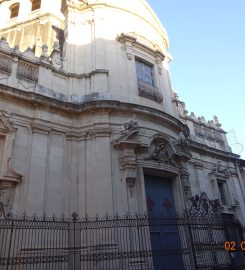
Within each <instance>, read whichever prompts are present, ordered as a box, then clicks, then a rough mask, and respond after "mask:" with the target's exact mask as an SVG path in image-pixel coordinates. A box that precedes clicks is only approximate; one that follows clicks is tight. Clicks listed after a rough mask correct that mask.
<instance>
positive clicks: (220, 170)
mask: <svg viewBox="0 0 245 270" xmlns="http://www.w3.org/2000/svg"><path fill="white" fill-rule="evenodd" d="M212 173H214V174H222V175H223V176H225V177H226V178H228V177H229V175H230V170H229V169H228V168H226V167H224V166H223V165H222V163H221V161H218V162H217V164H215V165H214V166H213V169H212Z"/></svg>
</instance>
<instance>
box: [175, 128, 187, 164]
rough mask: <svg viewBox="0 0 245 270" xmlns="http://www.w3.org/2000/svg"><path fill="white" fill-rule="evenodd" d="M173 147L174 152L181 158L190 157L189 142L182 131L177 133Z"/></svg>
mask: <svg viewBox="0 0 245 270" xmlns="http://www.w3.org/2000/svg"><path fill="white" fill-rule="evenodd" d="M174 148H175V151H176V153H175V154H176V155H177V156H179V157H181V158H182V159H184V160H188V159H190V158H191V152H190V144H189V141H188V139H187V138H186V137H185V135H184V133H183V132H182V131H181V132H180V133H179V139H178V140H176V141H175V142H174Z"/></svg>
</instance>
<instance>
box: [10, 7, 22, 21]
mask: <svg viewBox="0 0 245 270" xmlns="http://www.w3.org/2000/svg"><path fill="white" fill-rule="evenodd" d="M9 9H10V19H12V18H16V17H18V15H19V9H20V3H15V4H13V5H11V6H10V8H9Z"/></svg>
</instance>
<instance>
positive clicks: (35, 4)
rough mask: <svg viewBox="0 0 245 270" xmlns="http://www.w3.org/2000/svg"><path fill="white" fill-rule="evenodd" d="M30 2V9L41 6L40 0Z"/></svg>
mask: <svg viewBox="0 0 245 270" xmlns="http://www.w3.org/2000/svg"><path fill="white" fill-rule="evenodd" d="M31 3H32V6H31V11H34V10H37V9H40V7H41V0H32V1H31Z"/></svg>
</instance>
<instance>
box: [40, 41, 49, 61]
mask: <svg viewBox="0 0 245 270" xmlns="http://www.w3.org/2000/svg"><path fill="white" fill-rule="evenodd" d="M40 61H41V62H44V63H48V64H49V56H48V46H47V45H46V44H44V45H42V54H41V56H40Z"/></svg>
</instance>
